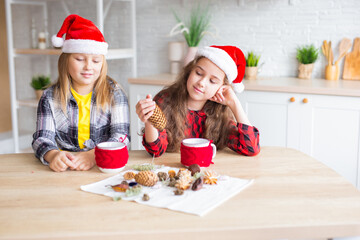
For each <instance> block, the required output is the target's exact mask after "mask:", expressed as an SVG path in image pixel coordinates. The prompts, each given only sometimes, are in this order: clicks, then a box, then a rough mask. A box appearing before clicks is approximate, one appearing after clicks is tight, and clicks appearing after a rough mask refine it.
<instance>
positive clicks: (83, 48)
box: [51, 14, 108, 55]
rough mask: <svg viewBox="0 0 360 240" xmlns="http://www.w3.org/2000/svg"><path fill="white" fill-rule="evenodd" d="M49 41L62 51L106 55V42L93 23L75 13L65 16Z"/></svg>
mask: <svg viewBox="0 0 360 240" xmlns="http://www.w3.org/2000/svg"><path fill="white" fill-rule="evenodd" d="M64 34H66V36H65V40H64V39H63V36H64ZM51 41H52V43H53V45H54V47H62V51H63V52H64V53H86V54H102V55H106V53H107V50H108V44H107V43H106V42H105V39H104V36H103V35H102V33H101V32H100V30H99V29H98V28H97V27H96V26H95V24H94V23H93V22H92V21H90V20H87V19H85V18H82V17H80V16H79V15H76V14H71V15H69V16H67V18H65V20H64V22H63V25H62V26H61V28H60V30H59V32H58V33H57V34H56V35H54V36H52V38H51Z"/></svg>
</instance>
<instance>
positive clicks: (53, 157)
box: [44, 150, 76, 172]
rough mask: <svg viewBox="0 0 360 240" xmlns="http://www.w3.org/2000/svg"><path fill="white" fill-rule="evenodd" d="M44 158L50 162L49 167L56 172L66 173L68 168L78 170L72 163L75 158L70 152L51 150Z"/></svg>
mask: <svg viewBox="0 0 360 240" xmlns="http://www.w3.org/2000/svg"><path fill="white" fill-rule="evenodd" d="M44 158H45V160H46V161H48V162H49V167H50V168H51V169H52V170H53V171H55V172H64V171H66V169H68V168H71V169H75V168H76V165H75V164H74V163H73V162H72V161H73V160H74V159H75V156H74V155H72V154H71V153H70V152H64V151H58V150H51V151H49V152H47V153H46V154H45V156H44Z"/></svg>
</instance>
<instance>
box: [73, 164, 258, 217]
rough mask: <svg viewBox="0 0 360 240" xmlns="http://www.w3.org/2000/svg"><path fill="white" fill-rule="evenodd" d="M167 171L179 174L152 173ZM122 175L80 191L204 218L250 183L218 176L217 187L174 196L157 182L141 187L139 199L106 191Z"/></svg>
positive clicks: (120, 179) (86, 186)
mask: <svg viewBox="0 0 360 240" xmlns="http://www.w3.org/2000/svg"><path fill="white" fill-rule="evenodd" d="M170 169H173V170H175V171H176V172H177V171H178V169H177V168H170V167H164V166H162V167H161V168H160V169H157V170H154V172H168V171H169V170H170ZM130 171H133V172H135V173H136V172H138V171H135V170H130ZM125 172H127V171H124V172H122V173H119V174H117V175H115V176H112V177H109V178H106V179H104V180H102V181H99V182H95V183H92V184H88V185H83V186H81V187H80V188H81V190H83V191H86V192H90V193H96V194H102V195H105V196H108V197H121V198H122V199H123V200H129V201H136V202H138V203H140V204H144V205H149V206H154V207H160V208H167V209H171V210H175V211H180V212H185V213H190V214H195V215H199V216H204V215H205V214H206V213H208V212H209V211H211V210H212V209H214V208H216V207H217V206H219V205H220V204H222V203H224V202H225V201H226V200H228V199H229V198H231V197H233V196H235V195H236V194H238V193H239V192H240V191H241V190H243V189H245V188H246V187H247V186H249V185H250V184H251V183H252V182H253V179H251V180H248V179H240V178H233V177H228V176H220V177H219V179H218V182H217V184H216V185H206V184H204V185H203V188H202V189H200V190H198V191H192V190H191V189H189V190H186V191H184V194H183V195H175V194H174V190H175V188H173V187H168V186H166V185H165V184H163V183H162V182H158V183H157V184H156V185H155V186H153V187H144V186H143V191H142V193H141V194H140V195H138V196H133V197H125V193H120V192H115V191H114V190H113V189H112V188H111V187H109V186H112V185H117V184H120V183H121V182H122V181H123V180H124V178H123V174H124V173H125ZM144 193H147V194H148V195H149V196H150V200H149V201H143V200H142V196H143V194H144Z"/></svg>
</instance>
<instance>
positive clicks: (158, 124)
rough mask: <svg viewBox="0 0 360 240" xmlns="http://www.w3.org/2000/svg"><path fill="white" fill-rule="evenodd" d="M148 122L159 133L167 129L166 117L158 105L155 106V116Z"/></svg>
mask: <svg viewBox="0 0 360 240" xmlns="http://www.w3.org/2000/svg"><path fill="white" fill-rule="evenodd" d="M148 120H149V122H150V123H151V124H152V125H153V126H154V127H155V128H156V129H158V130H159V131H162V130H164V128H165V127H166V118H165V115H164V113H163V112H162V111H161V109H160V107H159V106H158V105H157V104H155V110H154V113H153V115H151V117H150V118H149V119H148Z"/></svg>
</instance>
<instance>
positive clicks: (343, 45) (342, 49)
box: [335, 38, 352, 64]
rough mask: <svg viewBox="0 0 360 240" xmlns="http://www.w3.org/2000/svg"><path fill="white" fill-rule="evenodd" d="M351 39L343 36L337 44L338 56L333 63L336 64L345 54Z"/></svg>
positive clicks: (349, 46)
mask: <svg viewBox="0 0 360 240" xmlns="http://www.w3.org/2000/svg"><path fill="white" fill-rule="evenodd" d="M351 45H352V44H351V40H350V39H348V38H343V39H342V40H341V42H340V45H339V57H338V59H337V60H336V62H335V64H338V63H339V61H340V60H341V59H342V58H343V57H344V56H345V55H346V54H347V52H348V51H349V49H350V48H351Z"/></svg>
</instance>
